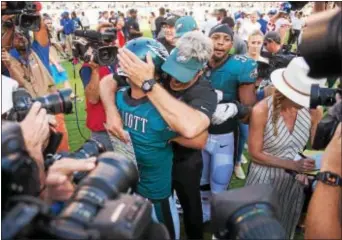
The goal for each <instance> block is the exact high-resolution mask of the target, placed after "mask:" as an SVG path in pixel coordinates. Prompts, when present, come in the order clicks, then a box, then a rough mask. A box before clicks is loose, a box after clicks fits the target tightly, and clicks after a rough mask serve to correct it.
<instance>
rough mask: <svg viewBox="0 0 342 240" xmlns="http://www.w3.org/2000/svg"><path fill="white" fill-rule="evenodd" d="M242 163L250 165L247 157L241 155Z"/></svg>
mask: <svg viewBox="0 0 342 240" xmlns="http://www.w3.org/2000/svg"><path fill="white" fill-rule="evenodd" d="M241 163H242V164H246V163H248V160H247V158H246V157H245V155H243V154H242V155H241Z"/></svg>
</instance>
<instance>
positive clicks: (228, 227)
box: [211, 184, 285, 239]
mask: <svg viewBox="0 0 342 240" xmlns="http://www.w3.org/2000/svg"><path fill="white" fill-rule="evenodd" d="M278 202H279V201H278V195H277V193H276V191H275V190H274V189H273V188H272V187H271V186H270V185H266V184H258V185H251V186H246V187H243V188H239V189H233V190H229V191H226V192H221V193H219V194H215V195H214V196H213V200H212V203H211V215H212V230H213V233H214V235H215V237H216V238H217V239H285V231H284V229H283V227H282V226H281V224H280V223H279V221H278V218H279V217H280V216H279V212H278V210H279V205H278Z"/></svg>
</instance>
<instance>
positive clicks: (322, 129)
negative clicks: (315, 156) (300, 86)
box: [310, 84, 342, 150]
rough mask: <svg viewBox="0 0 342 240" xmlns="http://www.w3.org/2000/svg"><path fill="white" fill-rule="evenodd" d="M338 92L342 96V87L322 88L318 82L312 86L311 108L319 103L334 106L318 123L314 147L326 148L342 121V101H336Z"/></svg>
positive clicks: (318, 148)
mask: <svg viewBox="0 0 342 240" xmlns="http://www.w3.org/2000/svg"><path fill="white" fill-rule="evenodd" d="M337 94H339V95H340V96H342V89H340V88H337V89H331V88H321V87H319V85H318V84H313V85H312V86H311V94H310V108H312V109H315V108H316V107H317V106H319V105H321V106H327V107H330V106H332V107H331V108H330V109H329V111H328V114H327V115H326V116H325V117H324V118H323V119H322V120H321V121H320V122H319V123H318V125H317V129H316V133H315V138H314V141H313V144H312V148H313V149H316V150H322V149H325V148H326V147H327V145H328V144H329V142H330V140H331V139H332V137H333V136H334V133H335V131H336V128H337V126H338V124H339V123H340V122H342V102H341V101H340V102H338V103H336V96H337Z"/></svg>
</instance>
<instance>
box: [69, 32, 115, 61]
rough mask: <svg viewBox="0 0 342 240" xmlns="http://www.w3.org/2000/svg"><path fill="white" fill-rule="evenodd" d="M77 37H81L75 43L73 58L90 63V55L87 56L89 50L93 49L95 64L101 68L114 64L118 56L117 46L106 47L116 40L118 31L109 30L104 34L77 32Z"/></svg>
mask: <svg viewBox="0 0 342 240" xmlns="http://www.w3.org/2000/svg"><path fill="white" fill-rule="evenodd" d="M75 36H76V37H80V39H78V40H74V41H73V47H72V51H73V56H74V57H75V58H80V59H81V60H82V61H84V62H89V61H90V60H91V59H90V57H91V56H90V55H89V54H87V51H88V49H89V48H92V51H93V52H92V54H93V55H94V62H95V63H97V64H99V65H101V66H109V65H111V64H113V63H114V61H115V58H116V55H117V51H118V49H117V47H116V46H106V45H108V44H110V43H112V42H113V41H115V40H116V30H115V29H107V30H106V31H105V32H104V33H99V32H96V31H93V30H85V31H83V30H76V31H75Z"/></svg>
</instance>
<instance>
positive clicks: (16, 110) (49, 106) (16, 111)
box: [5, 88, 72, 155]
mask: <svg viewBox="0 0 342 240" xmlns="http://www.w3.org/2000/svg"><path fill="white" fill-rule="evenodd" d="M71 92H72V91H71V89H62V90H59V91H58V92H57V93H53V94H50V95H46V96H43V97H38V98H32V97H31V95H30V94H29V93H28V92H27V90H25V89H24V88H19V89H18V90H17V91H14V92H13V93H12V95H13V97H12V99H13V108H12V109H11V110H10V111H9V112H8V113H7V114H6V115H7V116H6V117H5V120H9V121H17V122H20V121H22V120H24V118H25V117H26V115H27V113H28V112H29V110H30V108H31V107H32V105H33V103H34V102H40V103H41V104H42V108H44V109H46V112H47V113H49V114H59V113H64V114H70V113H71V112H72V102H71V99H70V94H71ZM62 137H63V134H62V133H59V132H56V131H54V130H53V129H50V139H49V145H48V146H47V147H46V148H45V151H44V155H47V154H49V153H51V154H53V153H55V152H56V150H57V148H58V146H59V144H60V142H61V140H62Z"/></svg>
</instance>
